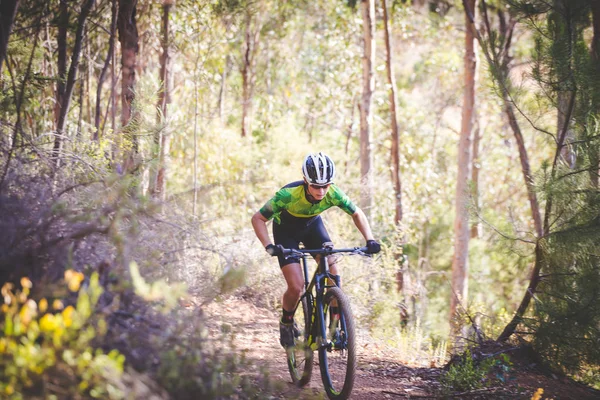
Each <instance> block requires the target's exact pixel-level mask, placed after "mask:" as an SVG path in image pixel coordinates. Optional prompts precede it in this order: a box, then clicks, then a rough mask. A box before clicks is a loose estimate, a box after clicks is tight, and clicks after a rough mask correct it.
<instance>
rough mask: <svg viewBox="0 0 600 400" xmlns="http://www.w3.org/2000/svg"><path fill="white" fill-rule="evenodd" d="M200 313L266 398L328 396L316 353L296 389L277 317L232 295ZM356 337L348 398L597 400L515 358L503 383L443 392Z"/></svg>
mask: <svg viewBox="0 0 600 400" xmlns="http://www.w3.org/2000/svg"><path fill="white" fill-rule="evenodd" d="M203 312H204V314H205V316H207V317H208V324H209V330H210V332H211V333H212V334H215V335H218V333H219V332H220V331H221V330H222V326H223V325H228V327H230V328H231V330H232V332H234V335H235V340H234V343H235V346H236V348H237V350H238V351H240V352H244V353H245V354H246V358H247V360H248V361H249V362H250V367H249V370H248V371H246V372H245V373H246V374H248V375H249V376H251V377H252V379H257V380H261V379H262V378H261V376H262V375H261V374H265V373H266V374H267V376H268V379H269V382H270V388H271V389H270V394H269V395H267V397H268V398H273V399H321V398H326V397H325V392H324V390H323V388H322V383H321V379H320V372H319V367H318V365H317V363H318V357H316V355H315V361H314V362H315V366H314V369H313V376H312V379H311V382H310V383H309V384H308V385H307V387H305V388H302V389H299V388H297V387H295V386H294V385H293V384H292V383H291V379H290V376H289V373H288V370H287V364H286V359H285V353H284V351H283V349H282V348H281V347H280V345H279V325H278V322H277V321H278V317H279V316H278V314H277V313H275V312H274V311H272V310H270V309H267V308H264V307H261V306H260V305H256V304H253V302H251V301H249V300H245V299H243V298H241V297H236V296H231V297H228V298H226V299H224V300H222V301H219V302H213V303H211V304H209V305H208V306H206V308H205V309H204V310H203ZM357 336H358V366H357V371H356V380H355V384H354V389H353V391H352V396H351V398H352V399H356V400H383V399H438V398H440V399H442V398H451V399H463V398H464V399H531V398H532V397H533V396H534V394H535V393H536V391H537V392H539V389H540V388H541V389H543V394H542V395H541V396H540V397H538V399H554V400H559V399H560V400H562V399H569V400H570V399H573V400H582V399H583V400H587V399H600V392H599V391H594V390H592V389H590V388H588V387H585V386H583V385H580V384H578V383H575V382H573V381H571V380H569V379H567V378H560V377H557V376H556V375H552V374H548V373H544V372H542V370H541V369H539V368H536V367H535V365H532V363H530V362H529V361H528V360H525V359H520V360H513V361H514V363H513V365H512V367H511V369H510V371H509V373H508V374H507V375H505V379H504V383H501V382H500V381H497V382H496V383H495V384H490V385H488V386H487V387H485V388H484V389H479V390H474V391H470V392H462V393H452V394H448V393H446V394H443V393H442V392H441V388H442V385H441V383H440V377H441V376H442V375H443V373H444V369H443V368H441V367H439V366H435V367H430V368H427V367H423V366H416V365H407V364H403V363H401V362H398V361H397V360H395V359H394V358H395V357H393V354H394V352H393V351H389V349H386V346H385V345H384V344H382V343H379V342H378V341H376V340H374V339H373V338H372V337H370V336H369V335H368V333H367V332H365V331H362V330H359V332H358V335H357ZM511 360H512V358H511Z"/></svg>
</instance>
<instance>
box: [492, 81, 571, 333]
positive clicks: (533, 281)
mask: <svg viewBox="0 0 600 400" xmlns="http://www.w3.org/2000/svg"><path fill="white" fill-rule="evenodd" d="M575 95H576V93H575V92H573V93H571V99H570V100H569V105H568V108H567V110H566V111H567V114H566V115H565V121H564V126H563V128H562V129H561V131H560V133H559V137H558V143H557V144H556V153H555V154H554V161H553V163H552V172H551V177H552V179H554V178H555V177H556V168H557V165H558V162H559V159H560V153H561V149H562V146H563V145H564V141H565V138H566V136H567V130H568V127H569V123H570V120H571V116H572V114H573V108H574V107H575ZM551 212H552V197H549V198H548V199H547V200H546V209H545V212H544V228H543V236H544V237H545V236H546V235H547V234H548V233H549V232H550V214H551ZM543 240H544V239H543V237H542V238H540V239H538V241H537V243H536V246H535V263H534V265H533V268H532V270H531V275H530V280H529V286H528V287H527V290H526V291H525V295H524V296H523V299H522V300H521V304H520V305H519V308H518V309H517V312H516V313H515V315H514V316H513V318H512V319H511V321H510V322H509V323H508V324H507V325H506V326H505V327H504V330H503V331H502V333H501V334H500V336H499V337H498V341H500V342H504V341H506V340H508V338H509V337H511V336H512V334H513V333H515V330H516V328H517V326H518V325H519V324H520V323H521V321H523V316H524V315H525V312H526V311H527V308H529V303H531V299H532V298H533V295H534V294H535V292H536V289H537V286H538V284H539V283H540V281H541V279H540V272H541V271H542V270H543V269H544V267H545V266H546V263H547V260H546V257H545V254H544V250H543V247H542V243H541V242H542V241H543Z"/></svg>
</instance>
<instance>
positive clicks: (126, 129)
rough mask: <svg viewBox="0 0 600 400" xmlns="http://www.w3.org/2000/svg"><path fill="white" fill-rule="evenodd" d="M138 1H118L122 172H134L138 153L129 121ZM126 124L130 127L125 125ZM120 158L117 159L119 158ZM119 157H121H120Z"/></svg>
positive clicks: (135, 52) (137, 39)
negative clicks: (135, 157)
mask: <svg viewBox="0 0 600 400" xmlns="http://www.w3.org/2000/svg"><path fill="white" fill-rule="evenodd" d="M136 7H137V0H121V1H120V2H119V11H118V13H119V18H118V22H117V28H118V30H119V41H120V42H121V126H122V129H123V135H122V136H124V137H125V138H126V139H127V143H125V146H123V145H122V146H121V147H123V149H119V151H124V154H123V157H122V161H123V168H122V170H121V171H120V172H121V173H128V172H131V171H132V170H133V159H134V154H135V153H136V152H137V135H136V132H135V131H136V130H137V128H136V127H135V123H131V124H130V122H135V121H131V120H132V118H131V116H132V111H131V104H132V103H133V99H134V97H135V70H136V67H137V55H138V52H139V37H138V30H137V21H136ZM128 125H129V126H128ZM118 157H119V156H118ZM119 158H120V157H119Z"/></svg>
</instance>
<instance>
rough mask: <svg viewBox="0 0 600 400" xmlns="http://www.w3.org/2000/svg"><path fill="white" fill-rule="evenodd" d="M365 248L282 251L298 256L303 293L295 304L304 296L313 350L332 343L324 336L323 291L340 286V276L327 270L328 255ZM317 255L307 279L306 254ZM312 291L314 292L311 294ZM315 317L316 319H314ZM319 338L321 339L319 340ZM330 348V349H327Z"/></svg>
mask: <svg viewBox="0 0 600 400" xmlns="http://www.w3.org/2000/svg"><path fill="white" fill-rule="evenodd" d="M366 251H367V248H366V247H365V248H360V247H354V248H349V249H329V248H323V249H316V250H309V249H299V250H295V249H290V250H289V251H284V255H298V256H301V257H300V260H301V261H300V263H301V265H302V270H303V274H304V293H303V294H302V296H301V297H300V300H299V301H298V303H297V304H296V310H297V309H298V307H299V305H300V304H301V302H302V299H304V298H306V302H307V306H308V310H310V311H309V312H310V318H309V321H310V326H309V327H308V328H310V334H309V337H308V345H309V346H310V348H311V349H312V350H313V351H314V350H318V349H319V347H330V346H331V345H332V344H331V343H328V341H327V337H326V335H327V334H326V327H325V311H324V310H323V298H324V297H325V291H326V289H327V288H330V287H336V286H337V287H340V276H339V275H334V274H332V273H331V272H330V271H329V260H328V256H330V255H333V254H336V253H365V252H366ZM309 255H312V256H314V255H319V256H320V260H319V264H318V267H317V270H316V271H315V273H314V274H313V276H312V279H311V280H310V281H309V280H308V260H307V258H308V256H309ZM327 279H330V280H332V281H333V282H334V284H333V285H328V284H327ZM313 293H314V294H313ZM315 317H316V320H315ZM340 328H341V330H342V331H345V330H346V321H345V319H344V317H343V316H341V318H340ZM319 338H320V339H321V340H319ZM345 346H346V342H344V343H342V347H343V348H345ZM328 350H330V349H328Z"/></svg>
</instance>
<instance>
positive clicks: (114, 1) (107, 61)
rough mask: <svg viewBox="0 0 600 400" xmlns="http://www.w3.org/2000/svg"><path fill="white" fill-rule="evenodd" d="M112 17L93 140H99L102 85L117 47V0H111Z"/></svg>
mask: <svg viewBox="0 0 600 400" xmlns="http://www.w3.org/2000/svg"><path fill="white" fill-rule="evenodd" d="M111 3H112V5H111V17H110V37H109V38H108V52H107V53H106V59H105V60H104V65H103V66H102V71H100V76H99V77H98V89H97V91H96V115H95V118H94V126H95V127H96V130H95V131H94V135H93V137H92V139H93V140H96V141H97V140H98V139H99V138H100V136H101V135H100V114H101V112H102V110H101V107H100V103H101V102H102V85H103V84H104V79H105V78H106V72H107V71H108V67H109V65H110V64H111V60H112V53H113V51H114V47H115V35H116V31H117V10H118V7H117V0H112V1H111Z"/></svg>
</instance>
